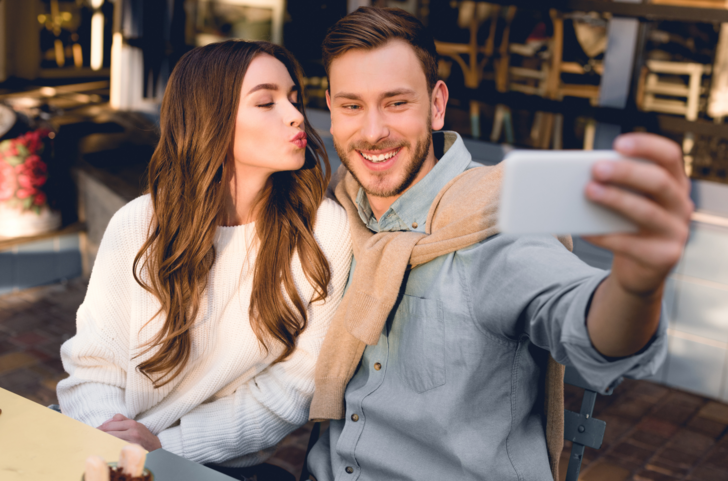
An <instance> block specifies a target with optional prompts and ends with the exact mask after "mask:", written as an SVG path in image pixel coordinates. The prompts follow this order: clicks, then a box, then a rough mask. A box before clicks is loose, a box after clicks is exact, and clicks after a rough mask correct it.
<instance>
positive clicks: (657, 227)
mask: <svg viewBox="0 0 728 481" xmlns="http://www.w3.org/2000/svg"><path fill="white" fill-rule="evenodd" d="M614 148H615V149H616V150H617V151H618V152H620V153H621V154H623V155H625V156H628V157H633V158H640V159H645V160H648V161H650V162H649V163H642V162H632V161H618V162H611V161H605V162H599V163H597V164H596V165H595V166H594V170H593V173H592V174H593V175H592V177H593V179H594V180H593V181H592V182H591V183H589V185H588V186H587V189H586V195H587V198H589V199H590V200H592V201H594V202H597V203H599V204H602V205H604V206H606V207H609V208H611V209H613V210H615V211H617V212H619V213H620V214H622V215H624V216H626V217H627V218H629V219H631V220H632V221H634V222H635V223H636V224H637V225H638V226H639V231H638V232H637V233H632V234H611V235H602V236H589V237H585V239H586V240H588V241H589V242H591V243H593V244H595V245H597V246H599V247H603V248H604V249H608V250H610V251H611V252H612V253H613V254H614V262H613V264H612V272H611V274H610V275H609V277H607V279H606V280H605V281H604V282H603V283H602V284H601V285H600V286H599V287H598V288H597V290H596V292H595V293H594V297H593V299H592V303H591V307H590V309H589V314H588V316H587V329H588V331H589V336H590V338H591V341H592V343H593V344H594V347H595V348H596V349H597V350H598V351H599V352H600V353H602V354H603V355H605V356H609V357H622V356H629V355H631V354H634V353H636V352H638V351H639V350H640V349H642V347H644V346H645V345H646V344H647V342H649V340H650V339H651V338H652V336H653V335H654V333H655V331H656V329H657V325H658V323H659V319H660V309H661V299H662V292H663V289H664V285H665V280H666V279H667V276H668V274H669V273H670V270H671V269H672V268H673V267H674V266H675V264H677V262H678V261H679V260H680V256H681V255H682V252H683V247H684V245H685V242H686V240H687V237H688V234H689V225H690V215H691V214H692V212H693V207H694V206H693V203H692V201H691V200H690V181H689V180H688V178H687V177H686V176H685V173H684V169H683V154H682V150H681V149H680V147H679V146H678V145H677V144H676V143H674V142H672V141H670V140H668V139H665V138H663V137H659V136H656V135H652V134H641V133H638V134H627V135H623V136H621V137H619V138H618V139H617V140H616V141H615V143H614ZM625 189H626V190H625Z"/></svg>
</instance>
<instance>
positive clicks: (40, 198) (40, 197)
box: [33, 190, 48, 206]
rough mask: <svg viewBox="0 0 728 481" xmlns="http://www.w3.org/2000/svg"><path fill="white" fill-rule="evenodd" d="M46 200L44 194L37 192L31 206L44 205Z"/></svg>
mask: <svg viewBox="0 0 728 481" xmlns="http://www.w3.org/2000/svg"><path fill="white" fill-rule="evenodd" d="M47 200H48V198H47V197H46V195H45V192H41V191H40V190H39V191H38V193H37V194H35V198H34V199H33V204H34V205H37V206H41V205H44V204H45V203H46V201H47Z"/></svg>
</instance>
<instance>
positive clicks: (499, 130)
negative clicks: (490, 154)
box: [490, 104, 506, 143]
mask: <svg viewBox="0 0 728 481" xmlns="http://www.w3.org/2000/svg"><path fill="white" fill-rule="evenodd" d="M505 110H506V107H505V106H504V105H501V104H498V105H497V106H496V107H495V116H494V118H493V129H492V130H491V132H490V141H491V142H493V143H497V142H498V141H499V140H500V138H501V135H502V134H503V119H504V117H505Z"/></svg>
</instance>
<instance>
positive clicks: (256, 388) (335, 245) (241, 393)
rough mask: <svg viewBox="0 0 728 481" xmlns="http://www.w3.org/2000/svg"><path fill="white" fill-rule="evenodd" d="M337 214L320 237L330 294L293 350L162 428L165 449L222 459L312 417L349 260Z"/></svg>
mask: <svg viewBox="0 0 728 481" xmlns="http://www.w3.org/2000/svg"><path fill="white" fill-rule="evenodd" d="M338 209H341V208H338ZM338 214H341V216H340V217H339V218H338V219H335V220H336V222H334V225H333V226H332V228H334V232H335V235H333V236H331V237H330V238H327V239H324V238H320V239H319V242H320V243H321V244H322V248H323V251H324V254H325V255H326V257H327V259H328V260H329V265H330V267H331V274H332V282H331V286H330V288H329V293H328V296H327V297H326V299H325V300H324V301H319V302H315V303H312V304H310V305H309V308H308V326H307V328H306V329H305V330H304V331H303V333H302V334H301V335H300V336H299V337H298V341H297V345H296V349H295V351H294V352H293V354H292V355H291V356H289V357H288V358H287V359H286V360H285V361H283V362H280V363H277V364H275V365H272V366H269V367H267V368H265V369H264V370H262V371H261V372H260V373H259V374H258V375H256V376H255V377H254V378H253V379H252V380H250V381H249V382H247V383H245V384H244V385H242V386H241V387H240V388H238V389H237V390H236V391H235V392H234V393H232V394H230V395H229V396H225V397H222V398H220V399H216V400H215V401H212V402H210V403H206V404H201V405H199V406H197V407H195V408H194V409H192V410H191V411H190V412H189V413H187V414H186V415H184V416H182V418H181V419H180V423H179V425H177V426H174V427H171V428H168V429H166V430H164V431H162V432H161V433H159V435H158V436H159V439H160V441H161V443H162V447H163V448H164V449H166V450H167V451H171V452H173V453H175V454H178V455H180V456H183V457H185V458H187V459H190V460H192V461H197V462H205V463H223V462H225V461H226V460H228V459H231V458H234V457H239V456H240V455H241V454H242V453H257V452H260V451H262V450H265V449H267V448H270V447H272V446H275V445H276V444H277V443H278V442H280V440H281V439H283V438H284V437H285V436H286V435H287V434H289V433H290V432H291V431H293V430H295V429H296V428H298V427H299V426H301V425H303V424H305V423H306V422H307V421H308V410H309V406H310V404H311V398H312V396H313V390H314V371H315V366H316V360H317V359H318V354H319V351H320V350H321V344H322V343H323V340H324V336H325V335H326V331H327V330H328V327H329V324H330V323H331V319H332V318H333V315H334V312H335V311H336V308H337V307H338V305H339V303H340V302H341V298H342V296H343V293H344V286H345V284H346V281H347V279H348V276H349V267H350V264H351V252H352V251H351V239H350V237H349V227H348V222H347V220H346V215H345V214H344V213H343V209H341V212H340V213H339V212H338V211H337V213H336V215H338ZM326 237H329V236H326ZM210 426H215V429H214V430H211V429H210ZM251 459H255V457H253V458H251ZM260 461H262V460H257V462H260ZM251 462H252V461H251Z"/></svg>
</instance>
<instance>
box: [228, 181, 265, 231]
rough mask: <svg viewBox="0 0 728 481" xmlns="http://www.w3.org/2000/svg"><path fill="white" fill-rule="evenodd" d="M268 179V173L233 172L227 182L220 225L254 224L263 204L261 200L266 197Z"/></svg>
mask: <svg viewBox="0 0 728 481" xmlns="http://www.w3.org/2000/svg"><path fill="white" fill-rule="evenodd" d="M246 170H248V169H246ZM269 179H270V173H269V172H265V173H263V172H245V173H241V172H238V171H237V169H236V170H234V171H233V173H232V175H231V176H230V179H229V180H228V181H227V189H226V190H227V192H226V196H225V215H224V219H223V221H222V225H224V226H236V225H244V224H250V223H251V222H255V219H256V218H257V216H258V212H259V211H260V208H261V206H262V204H263V202H261V200H262V198H263V197H264V196H266V195H267V191H268V181H269Z"/></svg>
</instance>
